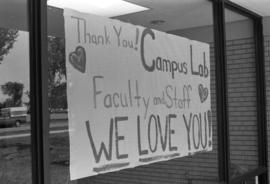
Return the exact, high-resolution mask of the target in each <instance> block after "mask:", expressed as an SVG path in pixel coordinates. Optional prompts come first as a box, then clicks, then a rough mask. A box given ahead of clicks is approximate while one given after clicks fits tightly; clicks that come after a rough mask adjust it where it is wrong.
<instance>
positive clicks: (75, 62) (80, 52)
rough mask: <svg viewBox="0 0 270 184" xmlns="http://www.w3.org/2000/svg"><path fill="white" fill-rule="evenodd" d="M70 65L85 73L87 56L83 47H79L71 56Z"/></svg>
mask: <svg viewBox="0 0 270 184" xmlns="http://www.w3.org/2000/svg"><path fill="white" fill-rule="evenodd" d="M69 62H70V64H71V65H72V66H73V67H74V68H75V69H77V70H78V71H80V72H82V73H85V67H86V54H85V49H84V48H83V47H82V46H78V47H77V48H76V50H75V51H74V52H71V53H70V54H69Z"/></svg>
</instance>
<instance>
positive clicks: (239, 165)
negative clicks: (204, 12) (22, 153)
mask: <svg viewBox="0 0 270 184" xmlns="http://www.w3.org/2000/svg"><path fill="white" fill-rule="evenodd" d="M225 20H226V49H227V53H226V56H227V86H228V91H227V92H228V117H229V118H228V120H229V145H230V148H229V149H230V156H229V157H230V178H231V179H233V178H235V177H237V176H240V175H243V174H245V173H247V172H249V171H251V170H253V169H256V168H258V121H257V99H256V95H257V94H256V66H255V49H254V44H255V43H254V35H253V22H252V20H250V19H249V18H247V17H244V16H242V15H239V14H237V13H235V12H232V11H230V10H226V11H225Z"/></svg>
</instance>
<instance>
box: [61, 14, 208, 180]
mask: <svg viewBox="0 0 270 184" xmlns="http://www.w3.org/2000/svg"><path fill="white" fill-rule="evenodd" d="M64 17H65V39H66V67H67V96H68V107H69V112H68V116H69V129H70V176H71V179H72V180H73V179H79V178H82V177H87V176H92V175H96V174H99V173H106V172H112V171H117V170H121V169H124V168H132V167H135V166H139V165H145V164H150V163H153V162H158V161H164V160H169V159H173V158H177V157H184V156H187V155H190V154H194V153H196V152H202V151H211V150H212V124H211V106H210V104H211V103H210V99H211V97H210V62H209V45H208V44H205V43H201V42H197V41H192V40H188V39H186V38H182V37H179V36H174V35H170V34H166V33H164V32H160V31H156V30H152V29H149V28H144V27H142V26H135V25H132V24H129V23H123V22H120V21H118V20H112V19H108V18H104V17H99V16H95V15H89V14H83V13H79V12H75V11H72V10H67V9H66V10H65V11H64Z"/></svg>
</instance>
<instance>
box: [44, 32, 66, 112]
mask: <svg viewBox="0 0 270 184" xmlns="http://www.w3.org/2000/svg"><path fill="white" fill-rule="evenodd" d="M48 63H49V70H48V71H49V78H48V97H49V108H50V109H58V108H62V109H66V108H67V97H66V66H65V40H64V39H63V38H58V37H48Z"/></svg>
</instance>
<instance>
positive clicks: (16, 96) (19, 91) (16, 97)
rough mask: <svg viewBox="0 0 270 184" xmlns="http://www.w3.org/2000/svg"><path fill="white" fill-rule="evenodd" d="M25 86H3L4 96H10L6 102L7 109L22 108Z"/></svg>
mask: <svg viewBox="0 0 270 184" xmlns="http://www.w3.org/2000/svg"><path fill="white" fill-rule="evenodd" d="M23 88H24V85H23V84H22V83H19V82H7V83H5V84H4V85H2V86H1V90H2V92H3V94H4V95H8V96H9V98H7V99H6V100H5V101H4V103H3V104H4V106H5V107H20V106H22V96H23Z"/></svg>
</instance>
